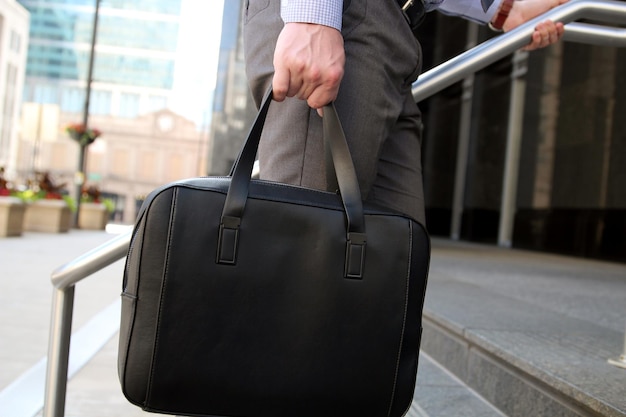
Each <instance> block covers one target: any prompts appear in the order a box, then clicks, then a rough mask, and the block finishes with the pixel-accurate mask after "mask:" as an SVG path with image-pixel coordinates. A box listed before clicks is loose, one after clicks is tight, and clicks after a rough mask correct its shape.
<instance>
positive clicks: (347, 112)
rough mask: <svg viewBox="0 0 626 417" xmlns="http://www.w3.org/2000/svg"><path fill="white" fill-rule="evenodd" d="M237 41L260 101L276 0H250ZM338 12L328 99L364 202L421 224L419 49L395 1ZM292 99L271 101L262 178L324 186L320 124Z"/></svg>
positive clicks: (277, 23) (362, 3) (365, 2)
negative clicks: (334, 93) (339, 50)
mask: <svg viewBox="0 0 626 417" xmlns="http://www.w3.org/2000/svg"><path fill="white" fill-rule="evenodd" d="M248 3H249V4H248V5H247V10H246V12H245V26H244V27H245V29H244V31H245V32H244V44H245V54H246V68H247V75H248V79H249V82H250V86H251V89H252V94H253V96H254V98H255V100H256V102H257V105H258V104H259V101H260V100H261V98H262V97H263V95H264V93H265V92H266V91H267V89H268V88H269V86H270V85H271V81H272V75H273V71H274V69H273V65H272V61H273V53H274V47H275V44H276V39H277V37H278V34H279V33H280V30H281V29H282V27H283V22H282V20H281V18H280V0H249V2H248ZM346 4H347V8H346V7H345V6H344V8H346V10H345V11H344V15H343V30H342V34H343V37H344V45H345V50H346V67H345V74H344V78H343V80H342V83H341V87H340V89H339V96H338V98H337V100H336V102H335V105H336V107H337V112H338V113H339V117H340V119H341V122H342V125H343V127H344V130H345V133H346V138H347V140H348V145H349V147H350V152H351V154H352V159H353V161H354V165H355V168H356V172H357V177H358V179H359V184H360V187H361V194H362V197H363V199H364V200H366V201H370V202H373V203H376V204H379V205H384V206H386V207H390V208H392V209H395V210H398V211H401V212H403V213H406V214H408V215H410V216H412V217H414V218H415V219H417V220H418V221H421V222H424V198H423V188H422V187H423V186H422V169H421V150H420V147H421V129H422V122H421V115H420V112H419V110H418V108H417V105H416V104H415V102H414V101H413V98H412V95H411V84H412V82H413V81H414V80H415V79H416V78H417V75H418V74H419V70H420V55H421V51H420V47H419V44H418V42H417V40H416V39H415V37H414V36H413V33H412V32H411V30H410V28H409V26H408V24H407V22H406V20H405V17H404V14H403V13H402V11H401V10H400V8H399V7H398V5H397V3H396V1H395V0H352V1H351V2H349V4H348V2H346ZM321 120H322V119H321V118H320V117H319V116H318V115H317V112H316V111H315V110H312V109H310V108H309V107H308V106H307V104H306V102H305V101H303V100H298V99H296V98H292V99H289V98H288V99H287V100H286V101H284V102H282V103H272V105H271V106H270V111H269V114H268V119H267V123H266V125H265V129H264V132H263V136H262V139H261V145H260V147H259V163H260V174H261V178H264V179H268V180H272V181H279V182H283V183H288V184H294V185H301V186H304V187H310V188H316V189H326V178H325V166H324V149H323V140H322V122H321Z"/></svg>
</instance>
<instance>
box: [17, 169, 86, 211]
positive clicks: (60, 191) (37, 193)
mask: <svg viewBox="0 0 626 417" xmlns="http://www.w3.org/2000/svg"><path fill="white" fill-rule="evenodd" d="M66 185H67V183H62V184H57V183H56V182H55V181H54V180H53V179H52V176H51V175H50V173H48V172H38V173H36V179H35V181H34V183H30V184H29V188H28V189H26V190H24V191H20V192H19V195H18V197H19V198H21V199H22V200H23V201H24V202H34V201H37V200H63V201H65V203H66V204H67V205H68V206H69V208H70V209H71V210H72V211H74V210H76V202H75V201H74V199H73V198H72V197H70V196H69V195H68V192H67V190H66Z"/></svg>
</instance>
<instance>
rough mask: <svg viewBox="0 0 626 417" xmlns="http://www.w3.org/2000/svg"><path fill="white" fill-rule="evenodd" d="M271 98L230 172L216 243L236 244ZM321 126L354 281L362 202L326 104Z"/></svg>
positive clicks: (360, 251) (362, 240) (360, 255)
mask: <svg viewBox="0 0 626 417" xmlns="http://www.w3.org/2000/svg"><path fill="white" fill-rule="evenodd" d="M272 98H273V95H272V91H271V90H270V91H268V92H267V93H266V95H265V97H264V98H263V102H262V104H261V107H260V109H259V113H258V114H257V117H256V119H255V121H254V123H253V124H252V128H251V129H250V133H249V134H248V138H247V139H246V142H245V143H244V145H243V149H242V150H241V152H240V154H239V157H238V158H237V160H236V161H235V163H234V165H233V169H232V171H231V182H230V187H229V189H228V194H227V195H226V202H225V203H224V209H223V211H222V218H221V225H220V230H221V233H224V234H226V235H227V236H225V237H224V239H220V240H222V241H223V240H229V241H232V242H233V244H234V245H236V241H237V240H238V233H239V224H240V223H241V219H242V217H243V215H244V209H245V206H246V200H247V198H248V190H249V186H250V181H251V177H252V169H253V166H254V161H255V159H256V154H257V149H258V147H259V142H260V140H261V132H262V131H263V126H264V124H265V119H266V117H267V111H268V109H269V106H270V103H271V102H272ZM322 123H323V135H324V142H325V146H326V147H327V148H328V149H329V150H330V156H331V157H332V162H333V166H334V168H335V175H336V177H337V184H338V186H339V194H340V197H341V200H342V203H343V207H344V210H345V213H346V242H347V249H346V251H347V257H348V259H347V261H346V276H348V277H351V278H356V277H360V276H361V274H362V263H363V259H364V251H365V244H366V236H365V219H364V217H363V202H362V200H361V192H360V190H359V183H358V180H357V177H356V171H355V170H354V164H353V162H352V157H351V156H350V150H349V149H348V144H347V142H346V137H345V134H344V132H343V128H342V126H341V122H340V121H339V116H338V115H337V110H336V108H335V105H334V103H329V104H328V105H326V106H325V107H324V117H323V122H322ZM331 171H332V170H331ZM233 253H235V251H234V252H233ZM235 261H236V260H235V259H233V260H232V262H230V263H235Z"/></svg>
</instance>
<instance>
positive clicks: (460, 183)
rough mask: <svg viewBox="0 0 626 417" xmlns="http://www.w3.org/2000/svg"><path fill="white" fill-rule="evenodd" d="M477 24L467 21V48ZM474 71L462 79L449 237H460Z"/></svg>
mask: <svg viewBox="0 0 626 417" xmlns="http://www.w3.org/2000/svg"><path fill="white" fill-rule="evenodd" d="M478 28H479V26H478V24H476V23H468V26H467V43H466V44H465V47H466V49H467V50H469V49H472V48H473V47H475V46H476V45H477V44H478ZM475 78H476V77H475V75H474V73H471V74H468V76H467V77H465V79H464V80H463V92H462V93H461V116H460V119H459V139H458V145H457V151H456V168H455V170H454V172H455V176H454V192H453V194H452V221H451V225H450V238H451V239H452V240H459V239H460V238H461V226H462V224H461V223H462V220H463V209H464V207H465V183H466V177H467V163H468V159H469V156H468V155H469V145H470V140H471V128H472V109H473V107H474V103H473V100H474V80H475Z"/></svg>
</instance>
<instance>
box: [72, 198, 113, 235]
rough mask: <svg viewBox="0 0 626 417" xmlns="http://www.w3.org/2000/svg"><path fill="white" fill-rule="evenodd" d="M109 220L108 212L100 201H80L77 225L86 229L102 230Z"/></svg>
mask: <svg viewBox="0 0 626 417" xmlns="http://www.w3.org/2000/svg"><path fill="white" fill-rule="evenodd" d="M108 220H109V212H108V211H107V208H106V206H105V205H104V204H101V203H80V213H79V214H78V227H79V228H80V229H88V230H104V229H105V228H106V225H107V221H108Z"/></svg>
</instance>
